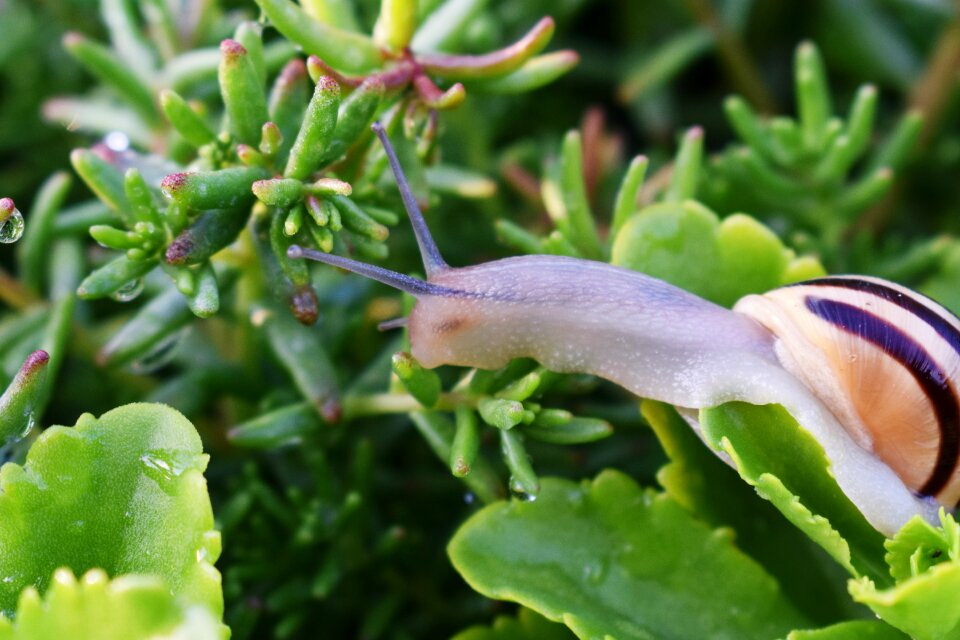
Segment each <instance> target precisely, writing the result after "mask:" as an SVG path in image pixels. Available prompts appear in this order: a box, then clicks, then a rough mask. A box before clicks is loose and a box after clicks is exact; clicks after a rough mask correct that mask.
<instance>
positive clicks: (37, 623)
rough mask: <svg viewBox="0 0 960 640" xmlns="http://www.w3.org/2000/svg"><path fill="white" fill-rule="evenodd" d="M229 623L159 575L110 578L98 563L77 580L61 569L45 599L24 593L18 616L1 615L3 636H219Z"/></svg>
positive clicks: (46, 639) (59, 639) (125, 639)
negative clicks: (181, 597) (180, 595)
mask: <svg viewBox="0 0 960 640" xmlns="http://www.w3.org/2000/svg"><path fill="white" fill-rule="evenodd" d="M228 635H229V634H227V633H226V628H225V627H223V626H222V625H221V624H220V623H218V622H217V620H216V618H214V616H213V614H212V613H211V612H210V611H209V610H207V609H206V608H205V607H203V606H199V605H185V604H184V603H182V602H180V601H178V600H177V599H176V598H174V596H173V595H172V594H171V593H170V589H169V588H168V587H167V585H166V584H165V583H164V582H163V580H161V579H160V578H159V577H157V576H147V575H126V576H121V577H119V578H115V579H113V580H110V579H108V578H107V574H106V573H104V572H103V571H101V570H100V569H92V570H90V571H88V572H87V573H86V574H85V575H84V576H83V578H82V579H80V580H79V581H78V580H77V579H76V578H74V577H73V574H72V573H71V572H70V570H69V569H58V570H57V571H56V573H55V574H54V576H53V581H52V582H51V583H50V586H49V588H48V589H47V592H46V594H45V595H44V596H43V598H42V599H41V597H40V594H38V593H37V590H36V589H35V588H33V587H28V588H27V589H26V590H25V591H24V592H23V593H22V594H21V596H20V600H19V602H18V605H17V613H16V617H15V619H14V621H12V622H11V621H10V620H8V619H7V618H4V617H2V616H0V640H63V639H64V638H69V639H70V640H188V639H189V640H220V639H221V638H226V637H227V636H228Z"/></svg>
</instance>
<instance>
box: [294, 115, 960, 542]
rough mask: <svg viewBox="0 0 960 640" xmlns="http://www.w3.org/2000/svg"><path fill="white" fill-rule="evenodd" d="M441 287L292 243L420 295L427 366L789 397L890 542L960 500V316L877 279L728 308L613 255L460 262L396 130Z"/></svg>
mask: <svg viewBox="0 0 960 640" xmlns="http://www.w3.org/2000/svg"><path fill="white" fill-rule="evenodd" d="M374 130H375V131H376V132H377V135H378V136H379V137H380V138H381V141H382V142H383V144H384V147H385V149H386V151H387V155H388V158H389V160H390V163H391V166H392V167H393V170H394V174H395V175H396V177H397V182H398V184H399V186H400V190H401V195H402V196H403V199H404V204H405V206H406V208H407V211H408V213H409V215H410V219H411V222H412V224H413V227H414V231H415V232H416V236H417V241H418V243H419V246H420V250H421V254H422V256H423V259H424V266H425V268H426V273H427V280H426V281H423V280H419V279H416V278H412V277H409V276H405V275H403V274H398V273H394V272H391V271H388V270H385V269H382V268H380V267H376V266H373V265H368V264H364V263H361V262H357V261H354V260H351V259H349V258H344V257H341V256H335V255H331V254H324V253H321V252H317V251H312V250H308V249H302V248H300V247H296V246H294V247H291V248H290V252H289V253H290V256H291V257H305V258H311V259H315V260H318V261H321V262H325V263H328V264H332V265H335V266H339V267H342V268H345V269H348V270H350V271H354V272H356V273H359V274H361V275H365V276H367V277H370V278H373V279H376V280H379V281H381V282H384V283H386V284H388V285H391V286H393V287H395V288H398V289H401V290H403V291H406V292H408V293H411V294H412V295H414V296H415V297H416V298H417V303H416V305H415V306H414V308H413V310H412V311H411V313H410V315H409V318H408V319H407V326H408V328H409V332H410V343H411V351H412V353H413V356H414V357H415V358H416V359H417V360H418V361H419V362H420V363H421V364H422V365H424V366H426V367H435V366H439V365H443V364H452V365H462V366H472V367H480V368H486V369H492V368H498V367H501V366H504V365H505V364H506V363H507V362H509V361H510V360H511V359H513V358H518V357H531V358H533V359H535V360H537V361H538V362H540V363H542V364H543V365H545V366H546V367H548V368H550V369H552V370H555V371H560V372H581V373H589V374H593V375H597V376H599V377H601V378H605V379H607V380H610V381H612V382H615V383H617V384H619V385H621V386H623V387H624V388H626V389H628V390H629V391H631V392H633V393H635V394H636V395H638V396H641V397H645V398H651V399H655V400H660V401H663V402H668V403H671V404H673V405H675V406H677V407H678V408H679V409H680V410H681V413H682V414H683V415H684V416H685V417H686V418H687V419H688V421H689V422H691V423H692V424H693V426H694V427H696V426H697V425H696V420H695V416H696V410H698V409H702V408H708V407H715V406H718V405H721V404H724V403H726V402H732V401H743V402H748V403H751V404H757V405H764V404H780V405H782V406H783V407H784V408H785V409H786V410H787V411H788V412H789V413H790V414H791V415H792V416H793V417H794V419H796V420H797V422H798V423H799V424H800V425H801V426H802V427H803V428H804V429H806V430H807V431H808V432H809V433H810V434H811V435H812V436H813V437H814V438H815V439H816V440H817V441H818V442H819V443H820V444H821V446H822V447H823V448H824V451H825V454H826V455H827V458H828V459H829V460H830V462H831V471H832V473H833V475H834V476H835V478H836V480H837V483H838V485H839V486H840V488H841V489H842V490H843V491H844V492H845V493H846V495H847V496H848V497H849V498H850V500H851V502H853V504H855V505H856V506H857V508H858V509H860V511H861V512H862V513H863V515H864V516H865V517H866V518H867V520H868V521H870V523H871V524H872V525H873V526H874V527H876V528H877V529H878V530H880V531H882V532H883V533H885V534H887V535H892V534H893V533H895V532H896V531H897V530H899V528H900V527H901V526H902V525H903V524H904V523H905V522H906V521H907V520H909V519H910V518H911V517H913V516H914V515H917V514H920V515H922V516H923V517H925V518H927V519H928V520H933V519H934V518H935V516H936V513H937V510H938V508H939V506H940V505H944V506H946V507H948V508H949V509H953V508H954V507H955V505H956V503H957V500H958V498H960V471H958V469H957V459H958V457H960V433H958V430H960V409H958V406H960V404H958V400H957V394H958V387H960V383H958V382H957V381H956V380H955V379H956V378H957V377H958V371H960V321H958V320H957V318H956V317H954V316H953V315H952V314H950V312H949V311H947V310H946V309H944V308H943V307H941V306H940V305H938V304H936V303H935V302H933V301H930V300H928V299H926V298H923V297H922V296H919V294H916V293H914V292H911V291H909V290H908V289H904V288H903V287H899V286H898V285H894V284H892V283H887V282H885V281H881V280H878V279H874V278H853V277H841V278H822V279H819V280H815V281H810V282H808V283H801V284H800V285H792V286H787V287H783V288H781V289H777V290H774V291H772V292H769V293H767V294H764V295H759V296H747V297H745V298H743V299H742V300H741V301H739V302H738V303H737V305H736V306H735V307H734V309H733V310H729V309H725V308H723V307H721V306H719V305H716V304H713V303H711V302H709V301H707V300H704V299H702V298H699V297H697V296H695V295H693V294H691V293H688V292H686V291H684V290H682V289H680V288H678V287H675V286H673V285H670V284H668V283H666V282H663V281H661V280H658V279H656V278H653V277H650V276H647V275H644V274H642V273H638V272H635V271H631V270H628V269H623V268H620V267H615V266H612V265H609V264H606V263H601V262H594V261H589V260H580V259H575V258H566V257H558V256H544V255H533V256H522V257H514V258H506V259H503V260H497V261H493V262H487V263H483V264H480V265H475V266H471V267H464V268H452V267H449V266H448V265H447V264H446V263H445V262H444V261H443V259H442V257H441V256H440V253H439V251H438V250H437V247H436V245H435V243H434V242H433V239H432V237H431V236H430V233H429V230H428V229H427V227H426V223H425V222H424V220H423V217H422V215H421V214H420V211H419V209H418V208H417V205H416V202H415V201H414V199H413V196H412V194H411V193H410V191H409V188H407V186H406V183H405V180H404V178H403V174H402V171H401V169H400V167H399V163H398V162H397V160H396V157H395V155H394V154H393V151H392V149H391V148H390V145H389V141H388V140H387V139H386V136H385V134H384V133H383V130H382V128H379V125H375V126H374Z"/></svg>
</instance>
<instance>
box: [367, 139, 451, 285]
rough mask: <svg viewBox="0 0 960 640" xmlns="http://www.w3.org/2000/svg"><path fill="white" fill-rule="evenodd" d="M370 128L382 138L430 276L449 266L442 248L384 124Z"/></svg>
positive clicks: (424, 264)
mask: <svg viewBox="0 0 960 640" xmlns="http://www.w3.org/2000/svg"><path fill="white" fill-rule="evenodd" d="M370 128H371V129H373V132H374V133H375V134H377V137H378V138H379V139H380V144H382V145H383V150H384V151H385V152H386V154H387V160H388V161H389V162H390V169H392V170H393V176H394V178H395V179H396V181H397V187H398V188H399V189H400V197H401V199H403V207H404V208H405V209H406V210H407V215H408V216H409V217H410V224H411V225H412V226H413V233H414V235H415V236H416V237H417V245H418V246H419V247H420V255H421V256H422V257H423V268H424V269H426V272H427V278H429V277H430V276H431V275H433V274H434V273H437V272H438V271H443V270H444V269H448V268H449V266H448V265H447V263H446V262H445V261H444V259H443V256H441V255H440V250H439V249H438V248H437V243H436V242H434V240H433V236H432V235H430V229H429V228H428V227H427V221H426V220H424V219H423V213H422V212H421V211H420V207H419V206H418V205H417V199H416V198H414V197H413V192H412V191H411V190H410V182H409V181H408V180H407V176H406V175H404V173H403V168H402V167H401V166H400V161H399V160H397V154H396V152H395V151H394V149H393V145H392V144H390V138H388V137H387V132H386V131H384V130H383V125H382V124H380V123H379V122H374V123H373V124H372V125H370Z"/></svg>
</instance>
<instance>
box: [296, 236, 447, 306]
mask: <svg viewBox="0 0 960 640" xmlns="http://www.w3.org/2000/svg"><path fill="white" fill-rule="evenodd" d="M287 257H288V258H292V259H294V260H297V259H301V258H306V259H308V260H316V261H317V262H323V263H324V264H329V265H333V266H335V267H340V268H341V269H346V270H347V271H352V272H353V273H357V274H359V275H361V276H366V277H367V278H371V279H373V280H376V281H378V282H382V283H383V284H385V285H389V286H391V287H393V288H394V289H399V290H400V291H406V292H407V293H410V294H413V295H414V296H442V295H456V294H457V291H455V290H454V289H448V288H446V287H441V286H439V285H435V284H430V283H429V282H424V281H423V280H420V279H419V278H414V277H412V276H407V275H404V274H402V273H397V272H396V271H390V270H389V269H384V268H383V267H377V266H375V265H372V264H366V263H364V262H360V261H358V260H352V259H350V258H344V257H343V256H338V255H334V254H332V253H323V252H322V251H316V250H314V249H304V248H303V247H301V246H299V245H296V244H294V245H290V247H289V248H288V249H287Z"/></svg>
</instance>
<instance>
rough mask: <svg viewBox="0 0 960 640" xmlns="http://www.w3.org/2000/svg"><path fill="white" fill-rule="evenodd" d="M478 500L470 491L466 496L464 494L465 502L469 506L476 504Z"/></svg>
mask: <svg viewBox="0 0 960 640" xmlns="http://www.w3.org/2000/svg"><path fill="white" fill-rule="evenodd" d="M476 500H477V496H475V495H473V493H472V492H470V491H467V492H466V493H465V494H463V501H464V502H466V503H467V504H473V503H474V502H476Z"/></svg>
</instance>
